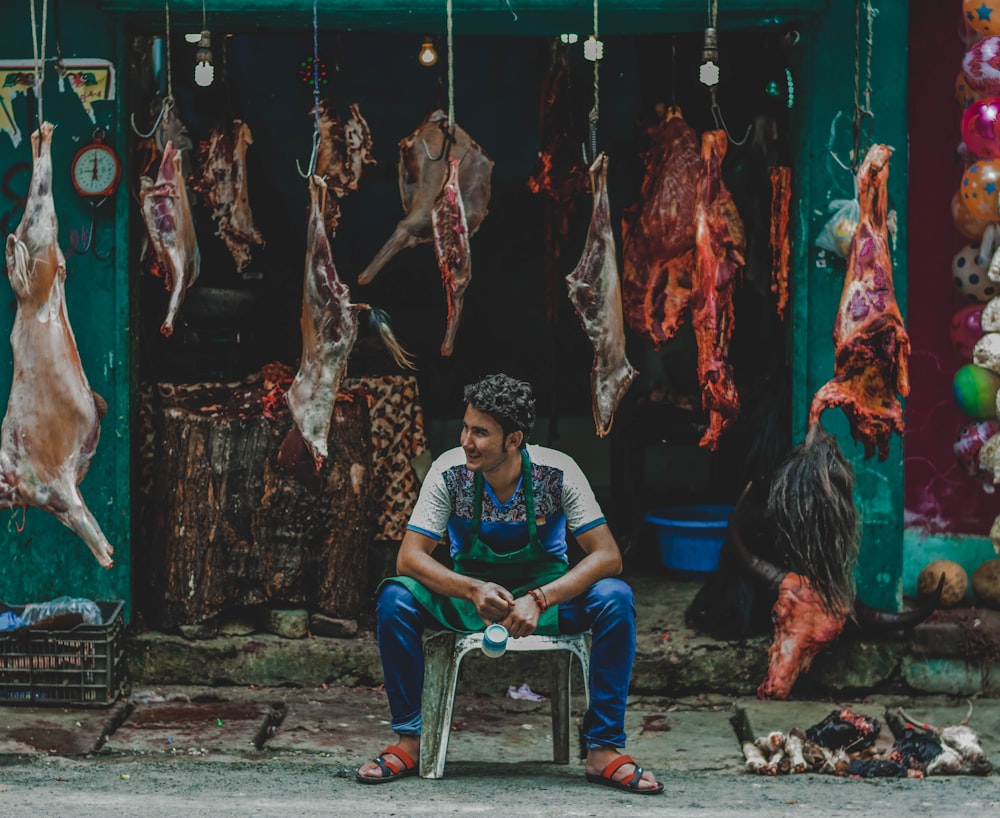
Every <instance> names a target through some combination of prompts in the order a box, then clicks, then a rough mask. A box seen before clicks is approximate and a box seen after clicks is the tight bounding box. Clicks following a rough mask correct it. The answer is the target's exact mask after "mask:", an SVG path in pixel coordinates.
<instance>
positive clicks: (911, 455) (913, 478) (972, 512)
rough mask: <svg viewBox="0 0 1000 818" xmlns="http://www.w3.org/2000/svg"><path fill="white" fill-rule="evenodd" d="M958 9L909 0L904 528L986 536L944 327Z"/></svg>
mask: <svg viewBox="0 0 1000 818" xmlns="http://www.w3.org/2000/svg"><path fill="white" fill-rule="evenodd" d="M961 11H962V4H961V3H960V2H959V0H911V2H910V57H909V76H910V85H909V99H908V102H909V106H908V107H909V132H910V146H909V147H910V157H909V159H910V161H909V216H908V219H909V221H908V225H907V228H908V242H907V250H908V252H907V257H908V259H909V262H908V263H909V270H908V271H907V276H908V277H907V327H908V329H909V333H910V339H911V341H912V344H913V352H912V356H911V358H910V387H911V391H910V398H909V401H908V402H907V405H906V437H905V446H904V451H905V453H906V454H905V469H906V475H905V485H906V488H905V502H906V517H907V525H910V526H919V527H922V528H925V529H927V530H928V531H932V532H950V533H956V534H977V535H981V536H987V535H988V534H989V530H990V526H991V525H992V523H993V520H994V518H995V517H996V516H997V514H998V513H1000V491H998V492H997V493H996V494H987V493H986V492H985V491H983V489H982V483H981V482H980V481H979V480H978V479H977V478H975V477H970V476H968V475H967V474H966V473H965V472H964V471H963V470H962V469H961V467H960V466H959V465H958V463H957V461H956V460H955V457H954V454H953V452H952V444H953V443H954V442H955V439H956V437H957V435H958V433H959V431H960V429H961V428H962V427H963V426H964V425H965V424H966V423H969V422H970V421H971V420H972V419H971V418H969V417H967V416H966V415H964V414H963V413H962V412H961V411H960V410H959V408H958V406H957V405H956V403H955V400H954V398H953V397H952V389H951V384H952V378H953V376H954V374H955V372H956V370H958V368H959V367H960V366H962V365H963V364H965V363H968V361H967V360H964V359H962V358H961V357H960V356H959V354H958V352H957V351H955V350H954V349H953V347H952V344H951V340H950V338H949V332H948V327H949V323H950V321H951V317H952V315H953V314H954V313H955V312H957V311H958V310H959V309H960V308H961V307H963V306H965V305H966V304H967V303H968V302H967V301H964V300H963V299H962V297H961V296H960V294H959V293H958V291H957V290H956V289H955V286H954V285H953V283H952V276H951V262H952V258H953V257H954V255H955V253H956V252H958V250H959V249H961V248H962V247H963V246H964V245H965V244H966V243H967V242H968V241H969V240H968V239H966V238H965V237H964V236H962V234H961V233H959V232H958V231H957V230H956V229H955V226H954V223H953V221H952V218H951V209H950V204H951V198H952V195H953V194H954V193H955V191H956V190H958V185H959V180H960V179H961V176H962V172H963V170H964V166H963V165H962V162H961V160H960V159H959V158H958V156H957V153H956V148H957V146H958V145H959V143H960V142H961V139H962V137H961V127H960V125H961V114H962V111H961V109H960V108H959V106H958V103H957V102H956V101H955V78H956V76H957V75H958V73H959V71H960V70H961V65H962V55H963V53H964V50H965V49H964V46H963V42H962V36H963V34H964V30H965V29H964V24H963V22H962V17H961ZM875 48H878V43H877V42H876V43H875Z"/></svg>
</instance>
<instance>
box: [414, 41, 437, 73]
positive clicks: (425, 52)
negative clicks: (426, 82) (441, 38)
mask: <svg viewBox="0 0 1000 818" xmlns="http://www.w3.org/2000/svg"><path fill="white" fill-rule="evenodd" d="M417 59H418V60H420V64H421V65H426V66H428V67H430V66H432V65H434V63H436V62H437V61H438V53H437V51H435V50H434V43H433V42H431V39H430V38H429V37H428V38H427V39H426V40H424V42H423V44H422V45H421V46H420V54H419V55H418V56H417Z"/></svg>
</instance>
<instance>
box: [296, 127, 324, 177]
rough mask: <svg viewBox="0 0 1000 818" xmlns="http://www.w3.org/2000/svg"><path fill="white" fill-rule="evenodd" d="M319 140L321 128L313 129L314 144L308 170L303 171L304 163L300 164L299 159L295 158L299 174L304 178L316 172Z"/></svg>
mask: <svg viewBox="0 0 1000 818" xmlns="http://www.w3.org/2000/svg"><path fill="white" fill-rule="evenodd" d="M319 142H320V136H319V128H316V129H315V130H314V131H313V138H312V143H313V145H312V153H311V154H310V155H309V168H308V172H306V173H303V172H302V165H300V164H299V160H298V159H296V160H295V167H296V168H298V171H299V176H301V177H302V178H303V179H308V178H309V177H311V176H312V175H313V174H314V173H315V172H316V157H317V156H318V155H319Z"/></svg>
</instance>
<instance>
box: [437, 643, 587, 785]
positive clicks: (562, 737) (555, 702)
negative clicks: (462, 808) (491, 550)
mask: <svg viewBox="0 0 1000 818" xmlns="http://www.w3.org/2000/svg"><path fill="white" fill-rule="evenodd" d="M588 637H589V635H588V634H582V633H581V634H576V635H574V636H537V635H532V636H522V637H521V638H520V639H509V640H508V641H507V652H508V653H516V652H520V651H555V654H556V655H555V656H554V657H553V662H552V697H551V698H552V757H553V761H555V763H556V764H569V744H570V726H571V720H572V716H571V713H570V698H569V694H570V689H569V687H570V675H571V673H572V658H573V656H576V657H577V658H578V659H579V660H580V665H581V666H582V669H583V691H584V695H585V696H586V700H587V705H588V706H589V704H590V641H589V638H588ZM482 644H483V635H482V634H481V633H470V634H459V633H455V632H454V631H437V632H435V633H432V634H430V636H428V637H427V638H426V639H424V662H425V664H424V695H423V701H422V704H421V713H422V721H423V728H422V731H421V735H420V777H421V778H441V777H442V776H443V775H444V760H445V756H446V755H447V754H448V739H449V737H450V735H451V716H452V712H453V711H454V707H455V689H456V688H457V687H458V669H459V666H460V665H461V663H462V659H463V658H464V657H465V654H467V653H468V652H469V651H470V650H479V649H480V648H481V647H482ZM491 661H503V658H502V657H501V658H498V659H495V660H491Z"/></svg>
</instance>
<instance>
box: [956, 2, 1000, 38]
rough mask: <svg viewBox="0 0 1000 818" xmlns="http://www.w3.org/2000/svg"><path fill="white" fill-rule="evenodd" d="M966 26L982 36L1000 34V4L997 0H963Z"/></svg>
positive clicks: (963, 14)
mask: <svg viewBox="0 0 1000 818" xmlns="http://www.w3.org/2000/svg"><path fill="white" fill-rule="evenodd" d="M962 16H963V17H964V18H965V24H966V25H967V26H968V27H969V28H971V29H972V30H973V31H978V32H979V33H980V34H987V35H989V34H1000V2H997V0H962Z"/></svg>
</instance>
